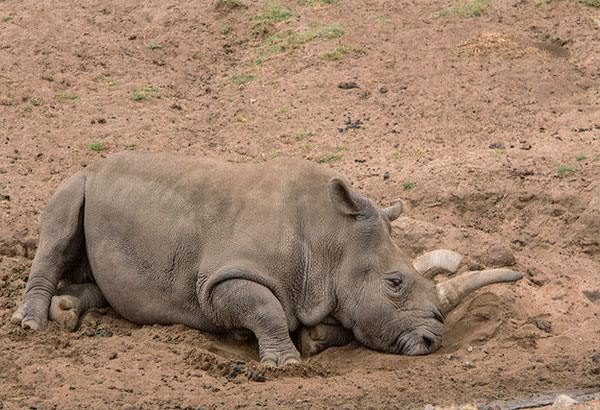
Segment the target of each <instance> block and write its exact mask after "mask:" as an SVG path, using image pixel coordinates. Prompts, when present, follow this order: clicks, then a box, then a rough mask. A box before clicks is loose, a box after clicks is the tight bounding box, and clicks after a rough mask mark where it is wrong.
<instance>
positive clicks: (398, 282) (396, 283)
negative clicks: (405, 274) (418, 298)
mask: <svg viewBox="0 0 600 410" xmlns="http://www.w3.org/2000/svg"><path fill="white" fill-rule="evenodd" d="M387 280H388V282H389V284H390V285H391V286H392V287H393V288H394V289H395V290H398V289H400V288H401V287H402V285H403V284H404V281H403V280H402V278H399V277H397V276H396V277H392V278H387Z"/></svg>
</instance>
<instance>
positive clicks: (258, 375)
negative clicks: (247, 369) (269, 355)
mask: <svg viewBox="0 0 600 410" xmlns="http://www.w3.org/2000/svg"><path fill="white" fill-rule="evenodd" d="M250 380H252V381H255V382H260V383H262V382H264V381H265V380H266V379H265V374H264V373H263V372H259V371H258V370H255V371H253V372H252V373H251V374H250Z"/></svg>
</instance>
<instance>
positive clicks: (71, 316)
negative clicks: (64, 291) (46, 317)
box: [50, 295, 79, 332]
mask: <svg viewBox="0 0 600 410" xmlns="http://www.w3.org/2000/svg"><path fill="white" fill-rule="evenodd" d="M77 302H78V299H77V298H75V297H73V296H71V295H61V296H54V297H53V298H52V302H51V303H50V320H54V321H55V322H58V323H59V324H61V325H62V326H64V327H65V329H67V330H68V331H69V332H72V331H74V330H75V328H76V327H77V323H78V322H79V313H78V311H77Z"/></svg>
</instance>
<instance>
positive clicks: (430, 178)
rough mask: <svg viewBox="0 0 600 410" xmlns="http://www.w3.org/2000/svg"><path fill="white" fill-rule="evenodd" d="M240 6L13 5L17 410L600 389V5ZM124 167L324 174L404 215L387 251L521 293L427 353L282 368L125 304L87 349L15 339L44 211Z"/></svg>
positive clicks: (11, 161)
mask: <svg viewBox="0 0 600 410" xmlns="http://www.w3.org/2000/svg"><path fill="white" fill-rule="evenodd" d="M243 1H244V3H243V4H242V3H241V2H235V1H227V0H225V1H220V2H214V1H208V0H200V1H198V0H197V1H189V0H178V1H173V0H161V1H139V0H133V1H128V2H122V1H116V0H106V1H102V2H95V1H89V0H83V1H68V0H56V1H53V2H37V1H30V0H25V1H18V0H0V193H1V194H2V196H1V197H0V212H1V215H0V216H1V222H0V255H1V256H0V408H2V407H3V408H5V409H13V408H31V409H50V408H60V409H63V408H71V409H98V408H121V406H123V405H127V404H129V405H131V406H133V408H139V409H155V408H161V409H162V408H168V409H180V408H190V409H191V408H206V409H211V408H227V409H229V408H232V409H233V408H256V407H265V408H281V409H293V408H361V409H363V408H365V409H371V408H372V409H388V408H420V409H422V408H424V406H425V405H434V406H453V405H455V406H462V405H465V404H476V405H479V406H481V407H483V408H487V407H489V404H490V403H493V402H494V401H496V400H501V399H513V398H528V397H532V396H534V395H535V394H536V393H549V394H550V396H548V397H553V394H554V392H557V391H561V390H569V389H584V388H591V389H592V391H593V390H594V389H596V391H597V390H598V389H599V388H600V387H599V386H600V357H599V356H598V355H597V356H594V354H598V352H599V351H600V318H599V317H598V314H599V312H600V160H599V157H598V156H599V155H600V109H599V108H600V70H599V67H600V41H599V40H600V27H599V24H600V9H599V8H597V7H592V6H589V5H586V4H583V3H581V2H578V1H575V0H564V1H560V0H548V1H540V2H538V3H540V4H537V3H536V2H535V1H533V0H527V1H525V0H510V1H501V0H490V2H489V3H488V4H487V5H485V3H486V2H485V1H480V2H479V3H483V4H484V7H483V8H482V10H481V11H482V13H481V15H475V16H470V14H479V13H477V11H478V10H476V9H470V8H461V7H460V5H461V4H465V3H456V2H448V1H444V0H437V1H436V0H418V1H406V0H373V1H358V0H339V1H337V2H319V1H312V0H304V1H296V0H281V1H280V2H279V3H278V4H279V5H280V6H281V7H280V8H279V13H273V12H274V11H277V10H275V9H274V8H273V7H274V6H269V4H268V3H267V2H266V1H263V0H243ZM457 5H458V6H457ZM269 7H271V15H270V16H267V15H266V14H264V13H269V11H268V10H269ZM285 7H287V8H289V9H290V10H291V12H290V13H291V14H289V15H287V14H286V13H285V11H286V10H285ZM473 10H474V11H475V13H472V11H473ZM261 15H262V17H260V16H261ZM277 17H280V18H277ZM277 20H281V21H277ZM335 49H337V51H336V52H333V51H334V50H335ZM343 83H346V85H345V86H344V85H343ZM348 83H355V84H356V85H357V86H358V88H351V86H352V84H348ZM340 85H342V87H340ZM349 86H350V88H349ZM140 90H141V91H140ZM144 90H145V91H144ZM127 149H129V150H138V151H164V152H179V153H181V154H182V155H195V156H201V157H211V158H218V159H221V160H223V161H233V162H240V163H242V162H255V163H256V166H261V165H260V163H261V162H266V161H271V160H272V159H273V158H274V157H278V156H279V157H289V158H292V157H296V158H298V157H300V158H306V159H307V160H311V161H317V162H322V163H323V166H328V167H332V168H334V169H336V170H339V171H341V172H343V173H345V174H346V175H347V176H348V177H349V178H351V179H352V180H353V181H354V182H355V184H354V186H355V187H357V189H358V190H360V191H361V192H363V193H364V194H366V195H368V196H369V197H370V198H371V199H373V200H374V201H375V202H377V203H378V204H380V205H386V204H388V203H389V202H390V201H391V200H393V199H396V198H401V199H403V200H404V202H405V212H404V214H403V216H402V217H401V218H400V219H398V220H397V221H396V222H395V223H394V238H395V240H396V241H397V243H398V244H399V245H401V246H402V247H403V248H404V249H406V252H407V253H408V254H409V255H410V256H411V257H415V256H418V255H419V254H421V253H423V252H424V251H427V250H432V249H435V248H440V247H444V248H450V249H454V250H456V251H458V252H460V253H462V254H464V255H465V262H464V266H463V267H462V269H463V270H466V269H473V268H480V267H493V266H499V265H506V264H513V263H514V266H513V267H512V268H513V269H516V270H520V271H522V272H523V273H524V274H525V277H524V279H523V280H521V281H519V282H518V283H515V284H504V285H494V286H491V287H488V288H486V289H484V290H480V291H478V292H476V293H475V294H474V295H472V296H471V297H470V298H468V299H467V300H466V301H465V302H464V303H463V304H462V305H461V306H460V307H459V308H458V309H457V310H456V311H454V312H453V313H452V314H451V315H450V316H449V317H448V318H447V321H446V325H445V328H446V330H445V331H446V335H445V339H444V344H443V347H442V349H441V350H440V351H438V352H437V353H435V354H432V355H429V356H424V357H404V356H395V355H389V354H383V353H379V352H375V351H372V350H369V349H367V348H365V347H363V346H361V345H359V344H358V343H356V342H355V343H353V344H350V345H348V346H345V347H341V348H331V349H329V350H326V351H325V352H323V353H322V354H319V355H317V356H314V357H310V358H306V359H305V360H304V362H303V364H302V365H297V366H291V367H288V368H286V369H283V370H265V369H262V368H261V366H260V365H259V364H258V363H257V362H256V360H257V347H256V344H255V343H241V342H236V341H235V340H233V339H232V338H229V337H226V336H214V335H210V334H206V333H202V332H199V331H196V330H193V329H188V328H185V327H183V326H180V325H178V326H139V325H136V324H133V323H130V322H128V321H126V320H123V319H121V318H120V317H119V316H118V315H117V314H116V313H115V312H114V311H112V310H111V309H109V308H107V309H100V310H94V311H91V312H89V314H87V315H86V316H85V317H84V318H83V320H82V323H81V326H80V328H79V330H77V331H75V332H73V333H67V332H65V331H64V330H62V329H61V328H59V326H58V325H56V324H55V323H50V325H49V327H48V329H47V330H46V331H44V332H42V333H32V332H29V331H24V330H22V329H20V328H18V327H16V326H13V325H11V324H10V323H9V319H10V315H11V314H12V312H13V311H14V309H15V306H16V305H17V304H18V303H19V301H20V298H21V293H22V291H23V288H24V286H25V283H26V280H27V276H28V272H29V269H30V267H31V261H32V257H33V255H34V254H35V249H36V243H37V230H38V225H39V221H40V217H41V213H42V210H43V207H44V204H45V203H46V201H47V200H48V199H49V198H50V196H51V195H52V193H53V192H54V191H55V190H56V189H57V187H58V186H59V185H60V184H61V183H62V182H63V181H64V180H65V179H66V178H68V177H69V176H71V175H73V174H75V173H76V172H77V171H79V170H80V169H82V168H83V167H85V166H87V165H88V164H91V163H93V162H95V161H99V160H101V158H103V157H105V156H107V155H109V154H111V153H114V152H118V151H122V150H127ZM168 165H169V164H157V166H164V167H168ZM513 258H514V259H513ZM594 358H595V360H594ZM238 362H239V363H238ZM232 364H239V366H240V370H241V371H242V373H241V374H239V375H237V376H236V377H229V376H232V375H230V368H231V365H232ZM252 372H263V373H264V374H263V375H264V378H265V379H266V380H265V381H264V382H260V381H255V380H252V379H251V378H250V376H251V375H252ZM255 376H256V373H255ZM255 378H256V377H255ZM496 404H497V405H499V406H500V408H514V407H518V405H515V404H514V403H513V404H510V403H507V402H496ZM585 406H592V407H593V406H594V405H590V404H587V405H584V406H583V407H585ZM596 406H600V405H598V404H597V405H596ZM580 407H581V406H580Z"/></svg>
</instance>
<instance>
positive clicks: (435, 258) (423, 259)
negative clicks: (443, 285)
mask: <svg viewBox="0 0 600 410" xmlns="http://www.w3.org/2000/svg"><path fill="white" fill-rule="evenodd" d="M461 261H462V256H461V255H460V254H459V253H456V252H453V251H449V250H447V249H438V250H435V251H431V252H427V253H425V254H423V255H421V256H419V257H418V258H416V259H415V260H414V261H413V267H414V268H415V270H416V271H417V272H418V273H419V274H421V275H423V276H424V277H426V278H428V279H433V278H434V277H435V275H438V274H440V273H456V271H457V270H458V267H459V265H460V262H461Z"/></svg>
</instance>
